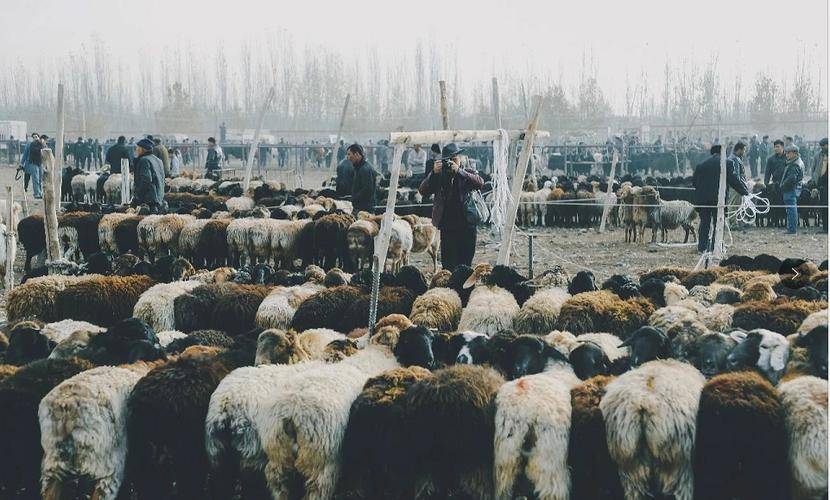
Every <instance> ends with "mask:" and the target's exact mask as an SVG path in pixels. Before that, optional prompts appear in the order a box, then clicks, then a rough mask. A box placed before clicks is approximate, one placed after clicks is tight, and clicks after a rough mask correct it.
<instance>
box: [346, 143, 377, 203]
mask: <svg viewBox="0 0 830 500" xmlns="http://www.w3.org/2000/svg"><path fill="white" fill-rule="evenodd" d="M346 158H348V160H349V161H350V162H351V163H352V166H353V167H354V177H353V179H352V206H353V207H354V212H355V213H357V212H360V211H361V210H363V211H365V212H369V213H370V214H374V213H375V203H376V195H375V191H376V190H377V185H376V182H375V180H376V178H377V172H375V169H373V168H372V164H371V163H369V162H368V161H366V153H365V152H364V151H363V146H361V145H360V144H357V143H355V144H352V145H351V146H349V148H348V149H347V150H346Z"/></svg>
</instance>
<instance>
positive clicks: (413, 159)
mask: <svg viewBox="0 0 830 500" xmlns="http://www.w3.org/2000/svg"><path fill="white" fill-rule="evenodd" d="M426 162H427V152H426V151H425V150H423V149H421V145H420V144H416V145H415V147H414V149H413V150H412V151H410V152H409V157H408V158H407V160H406V167H407V168H406V170H407V176H409V177H412V175H414V174H425V173H426V167H425V166H426Z"/></svg>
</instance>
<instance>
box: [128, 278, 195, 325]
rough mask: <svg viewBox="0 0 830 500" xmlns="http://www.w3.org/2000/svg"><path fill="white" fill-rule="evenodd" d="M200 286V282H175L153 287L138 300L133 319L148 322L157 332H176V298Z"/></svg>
mask: <svg viewBox="0 0 830 500" xmlns="http://www.w3.org/2000/svg"><path fill="white" fill-rule="evenodd" d="M199 285H200V283H199V282H198V281H175V282H173V283H159V284H158V285H153V286H152V287H150V289H149V290H147V291H146V292H144V293H142V294H141V297H139V298H138V301H137V302H136V303H135V307H134V308H133V317H136V318H139V319H142V320H144V321H146V322H147V324H148V325H150V326H151V327H153V330H155V331H157V332H161V331H164V330H175V329H176V317H175V314H174V308H173V303H174V301H175V300H176V297H178V296H179V295H183V294H185V293H187V292H189V291H191V290H193V289H194V288H196V287H197V286H199Z"/></svg>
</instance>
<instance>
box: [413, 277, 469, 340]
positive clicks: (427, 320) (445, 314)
mask: <svg viewBox="0 0 830 500" xmlns="http://www.w3.org/2000/svg"><path fill="white" fill-rule="evenodd" d="M409 319H410V320H412V322H413V323H415V324H416V325H421V326H425V327H427V328H435V329H437V330H438V331H440V332H452V331H455V330H456V329H457V328H458V322H459V321H460V320H461V297H459V296H458V293H456V292H455V290H451V289H449V288H441V287H438V288H431V289H429V290H427V291H426V293H424V294H423V295H421V296H420V297H418V298H416V299H415V302H413V303H412V312H411V313H410V315H409Z"/></svg>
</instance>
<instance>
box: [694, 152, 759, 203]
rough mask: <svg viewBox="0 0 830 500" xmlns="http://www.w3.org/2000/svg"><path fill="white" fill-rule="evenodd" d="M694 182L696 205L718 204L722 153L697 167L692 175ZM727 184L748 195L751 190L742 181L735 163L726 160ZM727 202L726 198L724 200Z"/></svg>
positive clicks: (728, 186)
mask: <svg viewBox="0 0 830 500" xmlns="http://www.w3.org/2000/svg"><path fill="white" fill-rule="evenodd" d="M692 184H693V185H694V187H695V204H696V205H717V204H718V185H719V184H720V155H712V156H710V157H709V159H708V160H706V161H704V162H703V163H701V164H700V165H698V166H696V167H695V173H694V176H693V177H692ZM726 185H727V190H726V191H727V193H728V192H729V189H728V188H730V187H731V188H732V189H734V190H735V191H737V192H739V193H740V194H742V195H744V196H746V195H748V194H749V191H747V189H746V185H745V184H744V183H743V182H742V181H741V179H740V176H739V175H738V172H737V167H736V165H735V163H733V162H732V161H730V160H728V159H727V160H726ZM723 201H724V202H726V199H724V200H723Z"/></svg>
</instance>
